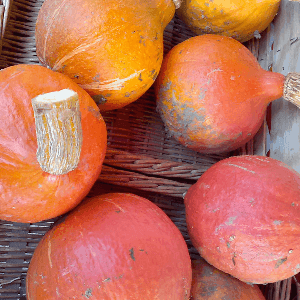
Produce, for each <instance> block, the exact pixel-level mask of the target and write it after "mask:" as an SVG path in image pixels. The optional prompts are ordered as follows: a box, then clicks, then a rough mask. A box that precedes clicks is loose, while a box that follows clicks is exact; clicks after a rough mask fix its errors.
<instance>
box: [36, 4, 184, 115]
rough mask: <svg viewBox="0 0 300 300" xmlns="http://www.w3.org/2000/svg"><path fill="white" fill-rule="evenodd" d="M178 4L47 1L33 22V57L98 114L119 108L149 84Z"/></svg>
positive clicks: (131, 100)
mask: <svg viewBox="0 0 300 300" xmlns="http://www.w3.org/2000/svg"><path fill="white" fill-rule="evenodd" d="M178 3H179V1H178V0H152V1H149V0H138V1H136V0H127V1H123V0H122V1H121V0H89V1H87V0H65V1H61V0H46V1H45V2H44V3H43V5H42V7H41V9H40V11H39V14H38V19H37V23H36V48H37V56H38V58H39V59H40V61H41V62H42V64H43V65H45V66H48V67H50V68H51V69H52V70H54V71H58V72H61V73H64V74H66V75H68V76H69V77H70V78H72V79H73V80H74V81H75V82H76V83H78V84H79V85H80V86H81V87H82V88H83V89H85V90H86V91H87V92H88V93H89V94H90V95H91V96H92V97H93V99H94V100H95V101H96V103H97V104H98V106H99V108H100V110H101V111H104V110H111V109H116V108H121V107H123V106H125V105H127V104H129V103H131V102H133V101H135V100H137V99H138V98H139V97H140V96H141V95H143V94H144V93H145V92H146V91H147V90H148V89H149V87H150V86H151V85H152V84H153V82H154V80H155V78H156V76H157V74H158V72H159V69H160V66H161V62H162V58H163V31H164V29H165V27H166V25H167V24H168V23H169V22H170V20H171V19H172V18H173V16H174V14H175V7H176V6H175V4H178Z"/></svg>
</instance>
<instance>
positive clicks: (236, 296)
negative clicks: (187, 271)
mask: <svg viewBox="0 0 300 300" xmlns="http://www.w3.org/2000/svg"><path fill="white" fill-rule="evenodd" d="M192 272H193V273H192V274H193V275H192V276H193V277H192V288H191V300H215V299H230V300H249V299H251V300H265V297H264V296H263V293H262V292H261V290H260V289H259V287H258V286H257V285H250V284H247V283H245V282H242V281H240V280H238V279H236V278H234V277H232V276H230V275H229V274H226V273H224V272H222V271H220V270H218V269H216V268H214V267H213V266H211V265H210V264H208V263H207V262H206V261H205V260H204V259H198V260H192Z"/></svg>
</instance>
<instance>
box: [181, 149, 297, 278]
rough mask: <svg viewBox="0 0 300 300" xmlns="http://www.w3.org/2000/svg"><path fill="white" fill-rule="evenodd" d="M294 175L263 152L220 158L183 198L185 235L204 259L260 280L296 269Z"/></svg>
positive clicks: (221, 268) (243, 275)
mask: <svg viewBox="0 0 300 300" xmlns="http://www.w3.org/2000/svg"><path fill="white" fill-rule="evenodd" d="M299 186H300V175H299V173H297V172H296V171H295V170H293V169H291V168H290V167H289V166H287V165H285V164H284V163H282V162H280V161H278V160H275V159H272V158H269V157H264V156H256V155H252V156H251V155H250V156H247V155H244V156H232V157H229V158H226V159H223V160H221V161H219V162H217V163H216V164H214V165H213V166H212V167H211V168H209V169H208V170H207V171H206V172H205V173H204V174H203V175H202V176H201V177H200V179H199V180H198V181H197V183H196V184H194V185H193V186H192V187H191V188H190V189H189V190H188V192H187V194H186V195H185V198H184V203H185V208H186V221H187V227H188V232H189V235H190V237H191V241H192V243H193V245H194V246H195V248H196V249H197V250H198V251H199V253H200V255H201V257H203V258H204V259H205V260H206V261H207V262H208V263H209V264H211V265H213V266H214V267H215V268H217V269H219V270H221V271H223V272H225V273H228V274H230V275H232V276H234V277H236V278H238V279H239V280H241V281H244V282H248V283H257V284H265V283H270V282H277V281H280V280H284V279H287V278H289V277H291V276H293V275H295V274H297V273H299V271H300V248H299V238H300V210H299V207H300V191H299Z"/></svg>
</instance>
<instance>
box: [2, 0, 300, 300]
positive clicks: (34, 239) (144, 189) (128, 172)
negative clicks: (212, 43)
mask: <svg viewBox="0 0 300 300" xmlns="http://www.w3.org/2000/svg"><path fill="white" fill-rule="evenodd" d="M42 3H43V1H41V0H15V1H9V0H5V1H4V0H3V2H1V1H0V22H2V29H1V32H2V35H3V38H2V39H1V55H0V69H3V68H5V67H8V66H11V65H16V64H39V61H38V59H37V56H36V52H35V37H34V33H35V22H36V19H37V15H38V12H39V9H40V7H41V5H42ZM193 35H194V34H193V33H192V32H191V31H190V30H189V29H187V28H186V26H185V25H184V24H183V22H182V21H180V20H179V19H178V18H177V17H176V16H175V17H174V19H173V20H172V21H171V22H170V24H169V25H168V26H167V28H166V30H165V32H164V51H165V54H166V53H167V52H168V51H169V50H170V49H171V48H172V47H173V46H175V45H176V44H178V43H180V42H182V41H184V40H186V39H187V38H189V37H192V36H193ZM247 46H248V48H249V49H250V50H251V51H252V53H253V54H254V55H256V56H257V53H258V41H250V42H249V43H248V44H247ZM103 117H104V119H105V121H106V124H107V130H108V151H107V154H106V159H105V161H104V165H103V171H102V173H101V175H100V177H99V180H98V181H97V182H96V183H95V185H94V187H93V188H92V190H91V191H90V193H89V195H88V197H92V196H94V195H97V194H99V191H101V193H103V192H112V191H114V192H116V191H118V192H123V191H124V192H132V193H135V194H137V195H140V196H143V197H145V198H147V199H149V200H151V201H153V202H154V203H155V204H157V205H158V206H159V207H160V208H162V209H163V210H164V211H165V212H166V213H167V215H168V216H169V217H170V218H171V219H172V221H173V222H174V223H175V224H176V226H177V227H178V228H179V230H180V231H181V233H182V234H183V236H184V238H185V240H186V242H187V245H188V248H189V251H190V255H191V258H195V259H196V258H198V257H199V254H198V253H197V251H196V249H195V248H193V246H192V244H191V242H190V239H189V236H188V233H187V229H186V223H185V212H184V205H183V195H184V193H185V192H186V191H187V189H188V188H189V187H190V186H191V185H192V184H193V183H194V182H195V181H196V180H197V179H198V178H199V177H200V176H201V175H202V174H203V172H204V171H205V170H207V169H208V168H209V167H210V166H212V165H213V164H214V163H216V162H217V161H219V160H221V159H223V158H225V157H228V156H229V155H233V154H234V155H236V154H253V142H252V141H251V142H249V143H248V144H247V145H245V147H243V148H241V149H239V150H238V151H236V152H235V153H226V154H222V155H202V154H199V153H196V152H194V151H192V150H189V149H187V148H185V147H183V146H182V145H180V144H178V143H177V142H176V141H175V140H173V139H172V138H170V137H168V135H167V133H165V131H164V125H163V123H162V121H161V119H160V118H159V116H158V114H157V113H156V108H155V97H154V92H153V89H152V88H151V89H150V90H149V91H148V92H147V93H146V94H145V95H144V96H143V97H142V98H141V99H139V100H138V101H136V102H134V103H132V104H130V105H128V106H127V107H125V108H123V109H120V110H116V111H111V112H105V113H103ZM55 221H56V219H54V220H49V221H45V222H40V223H36V224H21V223H11V222H6V221H0V299H7V300H9V299H13V300H17V299H18V300H25V299H26V296H25V292H26V291H25V278H26V272H27V269H28V265H29V262H30V258H31V256H32V254H33V252H34V249H35V248H36V246H37V244H38V242H39V241H40V239H41V238H42V236H43V235H44V234H45V233H46V232H47V230H49V228H51V226H52V225H53V223H54V222H55ZM297 288H299V286H298V284H296V283H295V281H294V280H293V279H288V280H284V281H282V282H278V283H274V284H268V285H266V286H262V287H261V289H262V290H263V292H264V294H265V296H266V299H267V300H292V299H300V292H298V296H297ZM292 297H293V298H292ZM296 297H297V298H296Z"/></svg>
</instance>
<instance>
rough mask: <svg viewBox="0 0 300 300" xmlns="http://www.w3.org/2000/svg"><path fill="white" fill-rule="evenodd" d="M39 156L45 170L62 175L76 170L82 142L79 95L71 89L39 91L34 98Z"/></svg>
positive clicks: (41, 165) (33, 105) (38, 158)
mask: <svg viewBox="0 0 300 300" xmlns="http://www.w3.org/2000/svg"><path fill="white" fill-rule="evenodd" d="M32 107H33V111H34V118H35V126H36V135H37V144H38V150H37V154H36V156H37V160H38V162H39V164H40V167H41V168H42V170H43V171H45V172H47V173H50V174H54V175H62V174H66V173H68V172H70V171H72V170H74V169H75V168H76V167H77V165H78V163H79V157H80V152H81V146H82V128H81V114H80V109H79V100H78V95H77V93H75V92H74V91H72V90H68V89H64V90H61V91H57V92H52V93H47V94H43V95H39V96H37V97H35V98H33V99H32Z"/></svg>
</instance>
